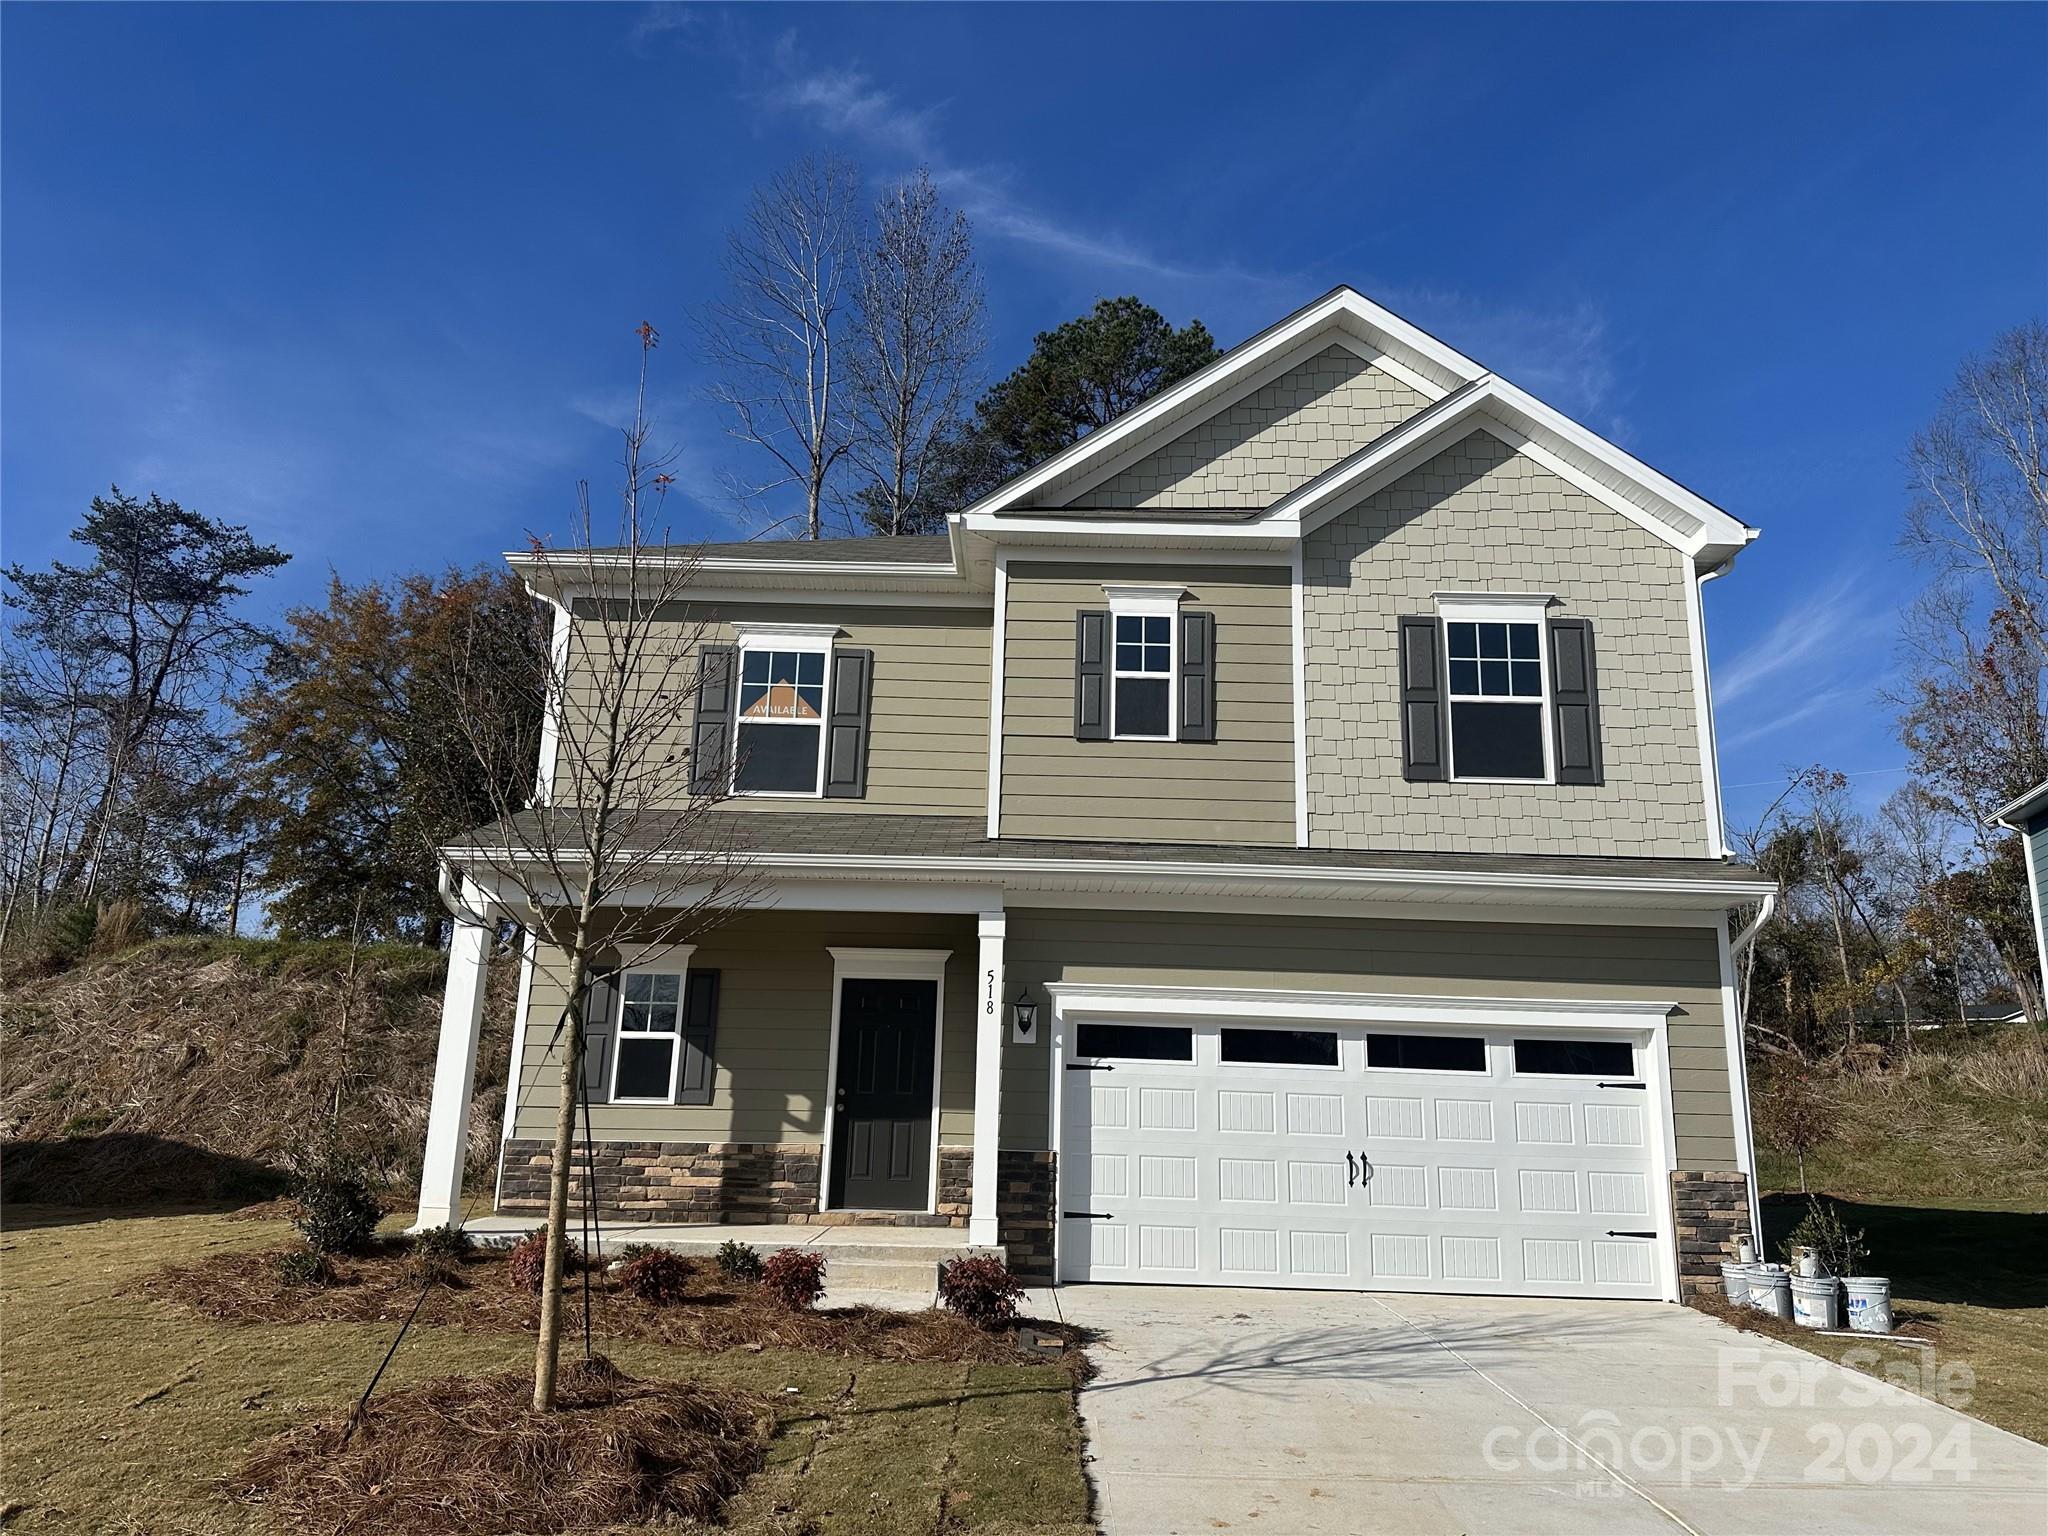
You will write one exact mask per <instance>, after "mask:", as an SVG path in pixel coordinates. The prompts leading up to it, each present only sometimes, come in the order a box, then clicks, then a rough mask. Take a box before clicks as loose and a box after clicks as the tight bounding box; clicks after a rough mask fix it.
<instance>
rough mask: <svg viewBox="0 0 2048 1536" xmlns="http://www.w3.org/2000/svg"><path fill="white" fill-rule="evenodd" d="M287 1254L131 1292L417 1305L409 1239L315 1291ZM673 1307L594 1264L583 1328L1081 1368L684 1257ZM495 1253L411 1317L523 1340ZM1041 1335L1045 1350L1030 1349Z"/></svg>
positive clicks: (285, 1302)
mask: <svg viewBox="0 0 2048 1536" xmlns="http://www.w3.org/2000/svg"><path fill="white" fill-rule="evenodd" d="M289 1251H291V1250H287V1249H275V1250H270V1251H266V1252H255V1253H251V1252H240V1253H220V1254H212V1255H209V1256H207V1257H206V1258H204V1259H201V1260H199V1261H198V1262H197V1263H193V1264H183V1265H174V1266H172V1267H170V1268H167V1269H162V1270H158V1271H157V1272H156V1273H155V1274H153V1275H150V1276H148V1277H146V1278H145V1279H144V1280H142V1281H141V1282H140V1284H139V1287H138V1288H139V1289H140V1290H141V1291H142V1292H143V1293H144V1294H145V1295H149V1296H154V1297H158V1298H161V1299H163V1300H167V1301H172V1302H176V1303H178V1304H180V1305H182V1306H186V1307H189V1308H191V1309H192V1310H193V1311H195V1312H198V1313H200V1314H202V1315H203V1316H206V1317H211V1318H217V1319H219V1320H220V1321H222V1322H228V1323H377V1322H402V1321H404V1320H405V1318H406V1317H407V1316H409V1315H410V1314H411V1312H412V1309H413V1304H414V1303H415V1302H416V1301H418V1300H419V1295H420V1286H421V1283H422V1275H421V1273H420V1272H419V1271H418V1270H417V1269H415V1268H414V1265H413V1262H412V1259H411V1256H410V1254H409V1252H408V1247H407V1245H405V1244H403V1243H395V1242H394V1243H383V1244H379V1245H378V1247H377V1248H375V1249H374V1250H372V1251H371V1252H370V1253H367V1254H364V1255H361V1256H357V1257H337V1258H335V1259H334V1260H332V1261H331V1262H332V1265H333V1271H334V1274H333V1279H332V1280H331V1281H330V1282H329V1283H327V1284H325V1285H295V1284H292V1283H290V1282H289V1281H287V1280H286V1279H285V1277H284V1275H283V1274H282V1272H281V1271H280V1270H279V1268H278V1259H279V1257H280V1256H281V1255H282V1254H283V1253H285V1252H289ZM689 1264H690V1275H689V1287H688V1293H687V1295H686V1297H685V1299H684V1300H683V1301H682V1302H680V1303H678V1304H676V1305H674V1306H666V1307H657V1306H654V1305H652V1304H650V1303H648V1302H644V1301H641V1300H640V1299H639V1298H638V1297H635V1296H630V1295H628V1294H626V1293H625V1292H624V1291H622V1290H620V1289H619V1286H618V1282H617V1280H616V1278H615V1277H614V1276H612V1275H610V1274H608V1273H606V1272H605V1271H604V1270H603V1269H597V1268H593V1269H591V1270H590V1271H588V1276H589V1281H590V1294H591V1311H592V1321H593V1322H594V1323H595V1324H596V1325H597V1327H598V1329H599V1331H600V1332H601V1333H602V1334H603V1335H604V1336H605V1337H607V1338H626V1339H635V1340H641V1341H644V1342H647V1343H652V1344H664V1345H668V1346H671V1347H673V1348H677V1349H689V1350H698V1351H702V1352H704V1353H717V1352H719V1351H722V1350H728V1349H750V1350H761V1349H788V1350H800V1351H804V1352H806V1353H810V1354H824V1355H840V1356H853V1357H860V1358H865V1359H874V1360H917V1361H930V1362H938V1363H959V1364H996V1365H1015V1364H1020V1363H1023V1362H1026V1361H1031V1362H1035V1363H1038V1364H1054V1363H1057V1364H1061V1365H1064V1366H1065V1367H1066V1368H1067V1369H1068V1370H1069V1371H1070V1372H1073V1373H1075V1374H1076V1376H1077V1379H1079V1377H1080V1376H1081V1374H1083V1373H1085V1372H1086V1370H1087V1365H1086V1356H1085V1355H1083V1353H1082V1345H1084V1344H1085V1343H1087V1342H1088V1335H1087V1334H1086V1333H1085V1331H1084V1330H1082V1329H1078V1328H1073V1327H1069V1326H1067V1325H1064V1324H1057V1323H1047V1322H1041V1321H1039V1320H1037V1319H1032V1320H1030V1322H1029V1324H1028V1329H1029V1336H1028V1337H1025V1336H1020V1334H1019V1332H1017V1331H1011V1330H1005V1331H1002V1332H987V1331H984V1330H982V1329H980V1328H977V1327H975V1326H974V1324H972V1323H970V1322H968V1321H967V1320H966V1319H964V1318H961V1317H959V1316H957V1315H955V1314H954V1313H951V1312H946V1311H942V1310H939V1309H938V1308H928V1309H926V1310H924V1311H921V1312H904V1311H897V1310H895V1309H893V1308H888V1307H865V1306H862V1307H831V1308H819V1309H816V1310H814V1311H809V1312H792V1311H790V1310H788V1309H787V1308H785V1307H783V1306H781V1305H780V1304H779V1303H777V1302H776V1301H775V1299H774V1298H773V1297H772V1296H770V1295H768V1294H767V1293H766V1292H765V1291H763V1290H761V1289H760V1288H759V1287H758V1286H755V1285H752V1284H750V1283H748V1282H746V1281H740V1280H729V1279H727V1278H726V1277H725V1276H723V1275H721V1274H720V1273H719V1272H718V1269H717V1267H716V1265H714V1264H713V1263H712V1262H711V1261H710V1260H708V1259H701V1258H693V1259H691V1260H690V1261H689ZM506 1270H507V1265H506V1259H505V1255H504V1254H503V1253H502V1252H495V1251H492V1250H488V1249H480V1250H478V1251H476V1252H474V1253H471V1254H469V1255H467V1256H466V1257H464V1258H462V1259H460V1260H458V1261H456V1262H454V1263H453V1264H450V1265H447V1266H446V1267H445V1268H443V1269H442V1270H441V1271H440V1273H439V1274H438V1275H437V1277H436V1279H435V1281H434V1284H433V1287H432V1290H431V1291H430V1293H429V1294H428V1296H427V1299H426V1301H425V1303H424V1304H423V1305H422V1306H421V1307H420V1313H419V1319H418V1321H419V1322H420V1323H423V1324H436V1325H444V1326H450V1327H457V1328H463V1329H467V1330H469V1331H470V1332H474V1333H528V1334H530V1333H532V1332H533V1331H534V1329H535V1328H536V1327H537V1326H538V1323H539V1318H540V1300H539V1298H538V1297H536V1296H534V1295H532V1294H531V1293H529V1292H526V1291H522V1290H519V1289H517V1288H516V1287H514V1286H513V1285H512V1283H511V1280H510V1278H509V1276H508V1275H507V1273H506ZM583 1281H584V1274H582V1273H575V1274H571V1275H570V1276H569V1277H568V1282H567V1287H566V1290H565V1294H564V1296H563V1304H564V1306H565V1307H566V1308H569V1309H571V1310H578V1311H580V1308H581V1307H582V1305H583ZM1041 1341H1043V1342H1041Z"/></svg>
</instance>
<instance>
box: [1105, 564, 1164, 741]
mask: <svg viewBox="0 0 2048 1536" xmlns="http://www.w3.org/2000/svg"><path fill="white" fill-rule="evenodd" d="M1108 593H1109V599H1110V608H1109V623H1110V673H1109V718H1110V736H1111V739H1112V740H1116V741H1172V740H1173V739H1174V735H1175V723H1176V722H1175V718H1174V686H1173V679H1174V668H1175V654H1174V653H1175V649H1176V645H1177V642H1176V639H1175V635H1174V631H1175V630H1176V629H1177V628H1178V627H1179V626H1178V623H1177V622H1176V621H1177V619H1178V617H1179V614H1180V594H1179V592H1178V591H1173V592H1163V591H1159V590H1156V589H1151V588H1144V587H1139V588H1119V587H1111V588H1109V589H1108Z"/></svg>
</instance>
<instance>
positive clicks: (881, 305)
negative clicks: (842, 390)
mask: <svg viewBox="0 0 2048 1536" xmlns="http://www.w3.org/2000/svg"><path fill="white" fill-rule="evenodd" d="M859 284H860V304H859V309H858V312H857V314H856V317H855V321H854V332H853V340H854V345H853V347H852V348H851V349H850V361H851V370H850V377H851V384H852V391H851V393H852V404H853V410H854V415H855V419H856V430H855V433H854V446H853V450H852V452H853V457H854V461H855V463H856V464H857V465H858V466H859V468H860V470H861V474H862V484H861V485H860V487H859V488H858V490H857V491H856V492H855V501H856V503H857V505H858V507H859V512H860V516H861V518H862V520H863V521H865V522H866V523H867V525H868V526H869V527H870V528H872V529H874V531H875V532H877V533H885V534H902V533H924V532H929V531H931V529H932V528H934V527H935V526H942V525H943V521H944V518H945V514H946V512H947V511H948V510H949V509H948V508H947V507H945V506H942V505H939V504H937V503H936V502H935V500H934V498H933V496H932V490H933V487H932V484H931V479H932V472H933V471H934V469H935V468H936V466H937V462H938V459H939V456H940V455H941V454H942V453H943V452H944V451H945V446H946V443H947V441H948V438H949V436H950V435H951V434H953V433H955V432H957V430H958V429H959V424H960V422H961V419H962V417H963V416H964V414H965V411H966V407H967V402H968V398H969V396H970V395H972V393H973V392H974V390H975V388H976V386H977V385H978V383H979V382H980V381H979V376H978V372H977V365H978V364H979V362H980V359H981V354H982V349H983V348H984V346H986V344H987V335H986V330H985V327H984V324H983V301H982V285H981V273H980V271H979V270H978V269H977V268H976V266H975V264H974V238H973V231H972V230H971V228H970V227H969V225H968V222H967V216H966V215H965V214H963V213H961V212H959V211H958V210H951V211H949V210H948V209H947V208H946V206H945V204H944V203H943V202H942V201H940V198H939V192H938V188H936V187H935V186H933V185H932V179H931V176H930V174H929V173H927V172H926V171H925V170H924V169H923V168H922V167H920V168H919V169H918V170H917V171H916V172H914V173H913V174H912V175H911V176H910V177H909V178H908V179H907V180H905V181H902V182H900V183H898V184H897V185H896V186H894V187H891V188H890V189H889V190H888V191H887V192H885V193H884V194H883V195H882V198H881V200H880V201H879V202H878V203H877V204H876V205H875V223H874V228H873V231H872V232H871V234H870V237H869V241H868V244H867V247H866V249H865V250H864V251H863V252H862V254H861V258H860V273H859Z"/></svg>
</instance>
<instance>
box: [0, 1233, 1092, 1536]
mask: <svg viewBox="0 0 2048 1536" xmlns="http://www.w3.org/2000/svg"><path fill="white" fill-rule="evenodd" d="M290 1235H291V1234H290V1232H289V1229H288V1228H287V1227H286V1226H285V1224H284V1223H283V1222H282V1221H279V1220H271V1221H230V1220H227V1219H225V1218H223V1217H222V1216H221V1215H219V1214H214V1213H192V1212H186V1213H182V1214H168V1213H164V1212H160V1211H146V1212H138V1211H127V1212H122V1211H107V1210H96V1211H80V1210H58V1209H51V1208H41V1209H37V1208H24V1207H10V1208H9V1209H8V1211H7V1231H6V1232H5V1234H4V1235H0V1337H4V1338H5V1340H6V1345H5V1348H4V1350H0V1447H4V1454H0V1507H5V1506H8V1505H10V1504H12V1505H19V1506H20V1509H19V1512H18V1514H17V1515H16V1517H15V1518H14V1519H13V1521H12V1522H11V1523H8V1524H7V1525H6V1527H5V1529H6V1530H7V1532H8V1533H9V1536H14V1533H16V1532H22V1531H32V1532H35V1533H36V1536H46V1533H47V1536H72V1533H77V1536H106V1533H113V1536H140V1533H148V1536H257V1533H259V1532H262V1531H264V1530H267V1529H271V1528H272V1522H271V1516H270V1513H269V1511H268V1510H266V1509H265V1508H264V1507H263V1506H259V1505H253V1504H248V1503H244V1502H242V1501H239V1500H236V1499H233V1498H231V1497H229V1496H228V1494H227V1493H226V1492H225V1491H223V1490H224V1489H225V1488H226V1487H228V1486H231V1480H232V1478H233V1477H234V1474H235V1473H236V1472H237V1470H238V1469H240V1468H241V1467H242V1466H243V1465H244V1464H245V1463H246V1462H247V1461H248V1459H249V1457H250V1455H251V1454H252V1452H253V1451H254V1449H255V1448H256V1447H257V1446H259V1445H261V1444H262V1443H264V1442H265V1441H268V1440H270V1439H271V1438H272V1437H274V1436H276V1435H279V1434H282V1433H285V1432H287V1431H291V1430H296V1429H299V1428H301V1427H302V1426H304V1425H306V1424H307V1423H309V1422H313V1421H317V1420H322V1419H331V1418H332V1417H333V1416H334V1415H336V1414H340V1413H346V1412H347V1411H348V1409H349V1407H350V1405H352V1404H353V1403H354V1401H355V1399H356V1397H357V1395H358V1394H359V1393H360V1392H361V1391H362V1389H363V1384H364V1383H365V1382H367V1381H368V1380H369V1379H370V1375H371V1373H372V1372H373V1371H375V1370H376V1369H377V1364H378V1362H379V1361H380V1360H381V1359H382V1358H383V1356H384V1352H385V1350H386V1348H387V1347H389V1345H390V1343H391V1341H392V1338H393V1336H394V1334H395V1333H396V1331H397V1324H396V1323H395V1322H385V1321H360V1322H354V1321H347V1320H335V1321H321V1322H302V1323H236V1324H230V1323H224V1322H221V1321H218V1320H216V1319H214V1318H211V1317H207V1316H204V1315H202V1314H200V1313H198V1312H195V1311H193V1310H192V1309H191V1308H189V1307H187V1306H184V1305H182V1304H180V1303H176V1302H173V1301H170V1300H166V1299H162V1298H158V1297H154V1296H151V1295H149V1294H147V1293H145V1291H144V1290H143V1289H142V1286H141V1284H140V1282H142V1281H143V1280H144V1279H145V1278H146V1277H148V1276H149V1275H151V1274H154V1273H156V1272H158V1271H160V1270H161V1269H162V1268H163V1267H164V1266H165V1265H166V1264H167V1263H176V1264H179V1265H181V1266H184V1267H190V1266H192V1265H194V1264H196V1263H198V1262H199V1261H201V1260H203V1259H205V1258H207V1257H208V1256H210V1255H220V1254H229V1253H236V1252H251V1251H259V1250H262V1249H266V1248H275V1247H277V1246H278V1245H279V1244H281V1243H283V1242H285V1241H286V1240H287V1239H288V1238H289V1237H290ZM409 1304H410V1297H409V1296H408V1305H409ZM597 1322H598V1325H599V1332H598V1336H597V1343H598V1348H599V1349H600V1350H601V1351H602V1352H603V1353H605V1354H607V1355H609V1356H611V1357H612V1358H613V1359H614V1360H616V1361H617V1362H618V1363H619V1365H620V1367H621V1368H622V1369H624V1370H625V1371H627V1372H629V1373H630V1374H631V1375H632V1376H634V1377H635V1378H636V1379H638V1380H641V1381H647V1382H657V1381H688V1382H691V1383H693V1384H695V1385H697V1386H699V1387H702V1388H705V1389H715V1390H732V1391H737V1392H745V1393H751V1394H755V1395H757V1396H759V1397H761V1398H764V1399H766V1400H767V1402H768V1403H769V1404H770V1405H771V1408H772V1411H773V1413H774V1415H775V1426H774V1433H773V1438H772V1439H771V1440H770V1441H769V1443H768V1447H767V1450H766V1453H765V1456H764V1459H763V1463H762V1468H761V1470H760V1471H759V1472H758V1473H756V1474H755V1475H754V1477H753V1478H752V1479H750V1480H749V1481H748V1482H747V1483H746V1484H745V1486H744V1487H742V1488H741V1489H740V1491H739V1493H738V1494H737V1495H736V1496H735V1497H734V1498H733V1500H732V1501H731V1503H730V1504H729V1505H728V1506H727V1508H726V1510H725V1514H724V1516H723V1521H724V1523H723V1525H722V1526H719V1527H717V1528H716V1529H719V1530H722V1531H725V1532H727V1533H728V1536H933V1533H935V1532H942V1533H944V1536H999V1533H1000V1536H1083V1533H1085V1532H1086V1531H1088V1530H1089V1529H1090V1525H1089V1520H1088V1494H1087V1485H1086V1483H1085V1481H1084V1479H1083V1476H1082V1470H1081V1440H1080V1424H1079V1420H1078V1417H1077V1416H1076V1414H1075V1411H1074V1390H1073V1381H1072V1378H1071V1377H1070V1376H1069V1375H1068V1373H1067V1372H1065V1371H1063V1370H1061V1369H1058V1368H1056V1367H1053V1366H1048V1365H1040V1364H1012V1363H949V1362H937V1361H927V1360H898V1359H874V1358H862V1357H859V1356H840V1355H832V1354H823V1353H813V1352H810V1351H805V1350H790V1349H777V1348H763V1349H760V1350H752V1349H746V1348H738V1349H728V1350H721V1351H717V1352H711V1353H706V1352H701V1351H694V1350H688V1349H678V1348H675V1347H672V1346H669V1345H666V1344H661V1343H656V1342H651V1341H645V1340H640V1339H635V1338H627V1337H621V1336H619V1335H618V1333H617V1332H616V1331H614V1332H606V1331H604V1329H605V1320H604V1316H603V1314H602V1313H600V1314H599V1315H598V1318H597ZM574 1332H575V1334H576V1335H577V1336H576V1337H575V1338H574V1339H573V1340H572V1341H571V1343H570V1346H569V1353H570V1355H571V1356H572V1357H574V1356H580V1355H581V1353H582V1349H581V1337H580V1333H581V1315H580V1308H578V1310H577V1315H576V1317H575V1328H574ZM532 1358H533V1341H532V1339H531V1337H530V1336H527V1335H525V1334H522V1333H518V1332H482V1331H477V1330H473V1329H470V1328H463V1327H447V1326H441V1327H425V1328H415V1329H413V1330H412V1332H411V1333H410V1334H408V1335H407V1338H406V1341H405V1344H404V1347H403V1348H401V1349H400V1350H399V1352H398V1355H397V1357H396V1358H395V1359H394V1360H393V1361H392V1363H391V1369H390V1371H389V1373H388V1374H387V1376H386V1377H385V1379H384V1382H383V1384H382V1385H381V1386H380V1387H379V1388H378V1393H379V1395H380V1397H382V1396H385V1395H390V1394H396V1393H400V1392H404V1391H407V1390H409V1389H411V1388H414V1387H418V1386H422V1385H425V1384H426V1383H429V1382H433V1381H437V1380H440V1379H443V1378H445V1377H449V1376H458V1375H459V1376H466V1377H481V1376H487V1375H491V1374H494V1373H499V1372H519V1373H521V1374H524V1372H525V1371H526V1370H528V1369H529V1368H530V1366H531V1362H532ZM223 1480H229V1481H226V1482H224V1481H223ZM680 1528H681V1529H683V1530H687V1531H692V1532H698V1533H704V1532H706V1531H707V1528H706V1527H704V1526H702V1525H701V1524H698V1523H695V1522H687V1521H686V1522H682V1524H681V1527H680ZM382 1529H385V1530H402V1529H403V1527H402V1526H401V1525H395V1524H394V1525H386V1526H383V1527H382ZM628 1529H631V1528H628Z"/></svg>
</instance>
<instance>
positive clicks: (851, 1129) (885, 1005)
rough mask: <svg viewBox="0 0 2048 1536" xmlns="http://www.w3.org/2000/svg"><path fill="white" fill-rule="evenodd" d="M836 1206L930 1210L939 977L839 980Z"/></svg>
mask: <svg viewBox="0 0 2048 1536" xmlns="http://www.w3.org/2000/svg"><path fill="white" fill-rule="evenodd" d="M840 986H841V987H842V988H843V990H842V991H841V992H840V994H839V1071H838V1082H837V1087H836V1090H835V1095H834V1098H833V1116H832V1206H833V1209H835V1210H842V1211H844V1210H870V1211H928V1210H930V1209H931V1197H932V1185H931V1178H932V1162H931V1159H932V1047H933V1038H932V1033H933V1030H934V1028H935V1027H936V1024H937V1019H938V1011H939V984H938V983H937V982H935V981H880V980H864V979H860V978H849V979H847V980H846V981H843V982H841V983H840Z"/></svg>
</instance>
